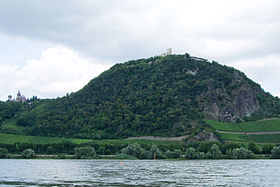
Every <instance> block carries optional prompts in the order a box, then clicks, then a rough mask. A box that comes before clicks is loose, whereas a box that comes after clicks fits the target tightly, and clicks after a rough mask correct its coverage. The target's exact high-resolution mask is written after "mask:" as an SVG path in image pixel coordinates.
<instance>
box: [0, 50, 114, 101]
mask: <svg viewBox="0 0 280 187" xmlns="http://www.w3.org/2000/svg"><path fill="white" fill-rule="evenodd" d="M109 67H110V66H109V65H103V62H102V61H101V60H97V59H95V60H93V61H92V62H90V61H89V60H87V59H85V58H83V57H80V56H79V54H78V53H77V52H75V51H73V50H72V49H69V48H67V47H64V46H56V47H53V48H49V49H47V50H45V51H43V52H42V54H41V57H40V59H32V60H29V61H28V62H27V63H26V64H25V65H24V66H22V67H20V66H16V65H0V75H1V81H0V87H2V88H6V89H3V92H4V93H3V92H2V93H3V95H2V94H1V100H6V99H7V96H8V95H9V94H12V95H15V94H16V93H14V92H15V90H21V92H22V93H23V94H25V95H26V96H28V97H31V96H33V95H37V96H38V97H41V98H46V97H47V98H49V97H58V96H63V95H65V94H66V93H70V92H74V91H77V90H79V89H81V88H82V87H83V86H84V85H85V84H87V83H88V81H89V80H90V79H92V78H94V77H96V76H98V75H99V74H100V73H101V72H103V71H104V70H106V69H108V68H109Z"/></svg>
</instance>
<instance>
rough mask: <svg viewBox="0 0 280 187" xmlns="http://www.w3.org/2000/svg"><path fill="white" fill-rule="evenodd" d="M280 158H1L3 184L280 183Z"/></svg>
mask: <svg viewBox="0 0 280 187" xmlns="http://www.w3.org/2000/svg"><path fill="white" fill-rule="evenodd" d="M279 179H280V160H183V161H166V160H156V161H154V160H122V161H121V160H40V159H37V160H21V159H18V160H14V159H0V186H238V187H240V186H254V187H256V186H280V182H279Z"/></svg>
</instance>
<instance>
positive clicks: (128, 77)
mask: <svg viewBox="0 0 280 187" xmlns="http://www.w3.org/2000/svg"><path fill="white" fill-rule="evenodd" d="M38 102H39V103H41V104H38V103H37V105H36V107H30V106H29V107H27V109H26V110H25V111H24V112H23V113H21V114H19V115H17V119H18V125H21V126H24V127H25V133H26V134H30V135H44V136H66V137H81V138H94V139H100V138H123V137H129V136H144V135H155V136H181V135H185V134H189V133H193V134H197V133H201V132H206V131H208V130H209V129H210V128H211V127H210V126H208V125H207V124H206V123H205V122H204V119H210V120H218V121H227V122H239V121H248V120H257V119H262V118H266V117H275V116H278V115H279V111H280V100H279V98H276V97H273V96H272V95H270V94H269V93H266V92H264V91H263V89H262V88H261V87H260V85H258V84H257V83H255V82H253V81H252V80H250V79H249V78H247V77H246V76H245V74H244V73H242V72H240V71H238V70H236V69H234V68H231V67H227V66H222V65H220V64H218V63H217V62H212V63H210V62H208V61H206V60H203V59H197V58H192V57H190V56H189V55H188V54H185V55H168V56H165V57H162V56H158V57H152V58H148V59H139V60H133V61H129V62H126V63H123V64H116V65H115V66H113V67H112V68H111V69H110V70H108V71H105V72H103V73H102V74H101V75H100V76H99V77H97V78H95V79H93V80H91V81H90V82H89V83H88V84H87V85H86V86H85V87H84V88H83V89H81V90H80V91H78V92H76V93H72V94H70V95H67V96H65V97H63V98H58V99H53V100H48V101H44V102H40V101H38Z"/></svg>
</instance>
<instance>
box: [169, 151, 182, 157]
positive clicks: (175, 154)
mask: <svg viewBox="0 0 280 187" xmlns="http://www.w3.org/2000/svg"><path fill="white" fill-rule="evenodd" d="M181 155H182V151H181V150H179V149H175V150H174V151H172V152H171V153H170V157H171V158H180V157H181Z"/></svg>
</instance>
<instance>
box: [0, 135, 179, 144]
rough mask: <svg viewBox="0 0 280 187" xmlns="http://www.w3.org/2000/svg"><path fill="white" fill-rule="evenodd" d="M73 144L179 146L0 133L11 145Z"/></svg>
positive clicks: (170, 142)
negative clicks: (90, 142)
mask: <svg viewBox="0 0 280 187" xmlns="http://www.w3.org/2000/svg"><path fill="white" fill-rule="evenodd" d="M67 141H68V142H73V143H76V144H80V143H86V142H89V141H92V142H96V143H98V144H106V143H143V144H157V145H160V144H164V145H170V144H173V145H175V144H181V141H154V140H90V139H74V138H57V137H41V136H25V135H15V134H3V133H0V143H4V144H13V143H17V142H20V143H34V144H54V143H62V142H67Z"/></svg>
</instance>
